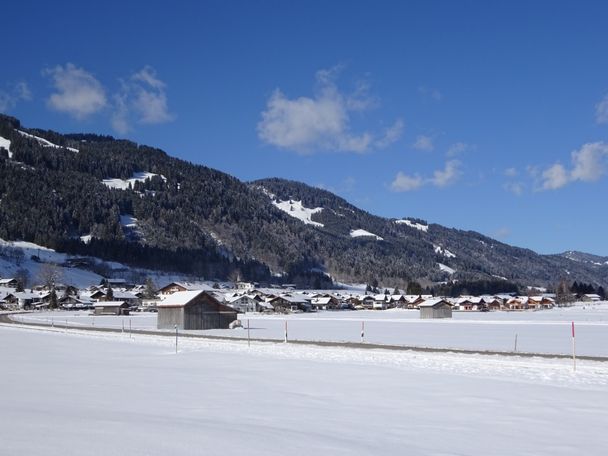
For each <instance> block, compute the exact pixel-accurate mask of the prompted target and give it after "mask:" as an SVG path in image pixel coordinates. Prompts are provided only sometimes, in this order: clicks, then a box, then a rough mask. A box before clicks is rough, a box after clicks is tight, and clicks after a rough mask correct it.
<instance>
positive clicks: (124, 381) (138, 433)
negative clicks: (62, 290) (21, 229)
mask: <svg viewBox="0 0 608 456" xmlns="http://www.w3.org/2000/svg"><path fill="white" fill-rule="evenodd" d="M52 331H54V332H52ZM0 356H1V359H2V366H3V369H2V376H1V377H0V382H1V383H0V384H1V385H2V391H3V392H4V394H3V397H2V409H1V410H2V412H1V413H0V429H1V430H2V450H1V453H2V454H7V455H13V454H44V455H48V456H54V455H57V456H59V455H60V456H64V455H106V454H112V455H130V456H131V455H132V456H136V455H152V456H153V455H166V454H171V455H191V454H205V455H222V456H230V455H243V454H247V455H251V456H255V455H306V456H308V455H310V454H317V455H332V456H334V455H397V454H407V455H414V456H415V455H481V454H492V455H497V456H500V455H509V456H512V455H551V456H554V455H573V454H581V455H603V454H605V453H606V451H607V449H608V443H607V441H606V438H605V429H606V425H607V424H608V410H607V408H606V397H607V395H608V364H607V363H600V362H590V361H583V362H580V363H579V365H578V370H577V372H576V373H573V372H572V370H571V366H570V364H569V363H568V362H566V361H564V360H543V359H536V358H535V359H519V358H505V357H501V356H481V355H480V356H472V355H457V354H436V353H425V354H420V353H415V352H407V351H404V352H391V351H385V350H357V349H340V348H327V347H311V346H298V345H290V344H273V343H253V344H252V346H251V347H250V348H248V347H247V344H246V343H245V342H243V341H234V342H226V341H221V342H214V341H208V340H183V341H181V342H180V346H179V353H178V354H175V348H174V341H173V339H172V338H171V337H161V336H143V335H135V336H134V338H133V339H129V338H128V336H126V335H121V334H105V333H104V334H90V333H82V332H81V331H77V330H70V332H68V333H63V332H61V330H57V329H55V330H52V329H50V328H49V329H47V330H42V331H39V330H31V329H19V328H15V327H0Z"/></svg>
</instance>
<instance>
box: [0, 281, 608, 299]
mask: <svg viewBox="0 0 608 456" xmlns="http://www.w3.org/2000/svg"><path fill="white" fill-rule="evenodd" d="M0 285H1V284H0ZM580 299H581V301H583V302H598V301H601V300H602V298H601V296H600V295H598V294H591V293H589V294H584V295H582V296H581V298H580Z"/></svg>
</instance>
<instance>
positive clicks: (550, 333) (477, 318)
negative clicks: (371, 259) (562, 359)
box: [19, 303, 608, 356]
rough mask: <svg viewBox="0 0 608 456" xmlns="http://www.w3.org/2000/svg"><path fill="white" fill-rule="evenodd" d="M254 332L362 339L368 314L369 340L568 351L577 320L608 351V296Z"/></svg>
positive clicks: (333, 317)
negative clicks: (563, 304)
mask: <svg viewBox="0 0 608 456" xmlns="http://www.w3.org/2000/svg"><path fill="white" fill-rule="evenodd" d="M19 318H20V319H23V320H26V321H35V322H38V323H45V324H50V323H51V320H52V322H53V324H55V325H61V326H65V322H66V320H67V321H68V325H69V326H72V327H79V326H93V325H95V326H97V327H113V328H121V327H122V325H123V324H124V325H125V327H128V326H129V323H130V324H131V326H132V328H133V329H156V314H149V313H134V314H132V315H131V316H129V317H113V316H92V315H91V314H90V312H46V313H33V314H24V315H21V316H20V317H19ZM240 319H241V320H243V323H244V326H247V320H249V324H250V328H251V330H250V334H251V337H253V338H261V339H277V340H282V339H283V338H284V331H285V322H287V330H288V338H289V339H290V340H313V341H331V342H359V341H360V340H361V325H362V322H364V329H365V341H366V342H368V343H374V344H391V345H405V346H417V347H434V348H455V349H469V350H492V351H512V350H514V348H515V336H516V335H517V350H518V351H521V352H532V353H549V354H570V353H571V350H572V346H571V343H572V341H571V328H570V324H571V322H572V321H574V322H575V325H576V336H577V337H576V345H577V353H578V354H579V355H590V356H608V303H602V304H594V305H577V306H575V307H568V308H555V309H551V310H544V311H538V312H486V313H481V312H455V313H454V318H452V319H445V320H420V319H419V313H418V311H417V310H388V311H356V312H349V311H344V312H317V313H314V314H294V315H272V316H264V315H259V314H247V315H244V316H243V315H241V316H240ZM197 332H198V333H203V334H210V335H222V336H230V337H241V338H244V337H246V336H247V334H246V331H244V330H211V331H197Z"/></svg>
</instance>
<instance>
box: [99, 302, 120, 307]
mask: <svg viewBox="0 0 608 456" xmlns="http://www.w3.org/2000/svg"><path fill="white" fill-rule="evenodd" d="M124 305H126V304H125V302H124V301H99V302H96V303H94V304H93V307H121V306H124Z"/></svg>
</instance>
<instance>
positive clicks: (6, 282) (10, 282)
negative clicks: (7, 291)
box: [0, 278, 19, 288]
mask: <svg viewBox="0 0 608 456" xmlns="http://www.w3.org/2000/svg"><path fill="white" fill-rule="evenodd" d="M18 286H19V281H18V280H17V279H14V278H10V279H0V287H2V288H17V287H18Z"/></svg>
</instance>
